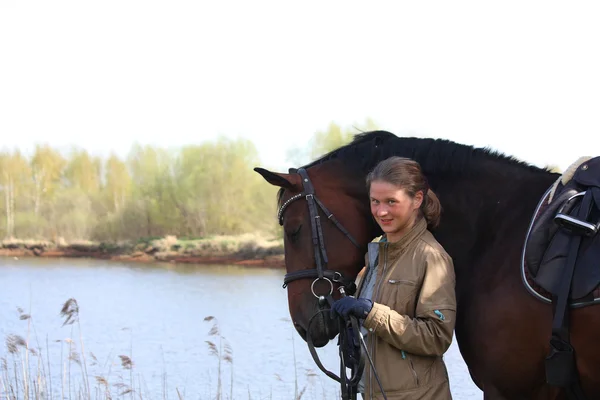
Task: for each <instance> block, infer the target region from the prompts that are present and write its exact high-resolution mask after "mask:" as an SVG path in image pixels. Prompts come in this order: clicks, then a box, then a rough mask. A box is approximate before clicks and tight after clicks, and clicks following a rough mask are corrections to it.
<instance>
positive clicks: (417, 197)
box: [413, 190, 425, 209]
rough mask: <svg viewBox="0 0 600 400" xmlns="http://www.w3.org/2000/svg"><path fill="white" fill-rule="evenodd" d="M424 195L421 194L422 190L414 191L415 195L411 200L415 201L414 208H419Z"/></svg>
mask: <svg viewBox="0 0 600 400" xmlns="http://www.w3.org/2000/svg"><path fill="white" fill-rule="evenodd" d="M424 197H425V196H423V191H422V190H419V191H418V192H417V193H415V197H413V200H414V201H415V209H418V208H421V205H422V204H423V200H424Z"/></svg>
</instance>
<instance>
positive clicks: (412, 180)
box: [367, 156, 442, 228]
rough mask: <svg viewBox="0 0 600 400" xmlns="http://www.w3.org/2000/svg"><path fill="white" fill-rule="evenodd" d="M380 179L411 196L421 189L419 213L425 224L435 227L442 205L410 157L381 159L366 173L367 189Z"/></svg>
mask: <svg viewBox="0 0 600 400" xmlns="http://www.w3.org/2000/svg"><path fill="white" fill-rule="evenodd" d="M374 181H382V182H387V183H391V184H392V185H395V186H398V187H401V188H402V189H404V190H405V191H406V194H408V195H409V196H410V197H411V198H414V197H415V195H416V194H417V193H418V192H419V191H421V192H423V202H422V203H421V213H422V214H423V217H425V220H426V221H427V225H428V226H429V227H431V228H436V227H437V226H438V225H439V223H440V216H441V213H442V205H441V204H440V200H439V199H438V197H437V196H436V194H435V193H434V192H433V191H432V190H431V189H430V188H429V183H428V182H427V178H426V177H425V175H424V174H423V171H422V169H421V165H419V163H418V162H416V161H415V160H411V159H410V158H404V157H397V156H393V157H390V158H387V159H385V160H383V161H381V162H380V163H379V164H377V165H376V166H375V168H374V169H373V170H372V171H371V172H369V174H368V175H367V189H368V190H370V189H371V183H372V182H374Z"/></svg>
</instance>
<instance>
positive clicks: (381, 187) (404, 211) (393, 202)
mask: <svg viewBox="0 0 600 400" xmlns="http://www.w3.org/2000/svg"><path fill="white" fill-rule="evenodd" d="M369 196H370V198H371V214H373V217H374V218H375V220H376V221H377V223H378V224H379V226H380V227H381V229H382V230H383V232H384V233H385V234H386V236H387V240H388V241H389V242H396V241H398V240H399V239H400V238H401V237H402V236H403V235H404V234H405V233H406V232H408V231H409V230H410V228H411V227H412V226H413V225H414V223H415V221H416V219H417V215H418V212H419V208H420V207H421V203H422V202H423V192H417V193H416V194H415V196H414V197H410V196H409V195H408V194H407V193H406V191H405V190H404V189H403V188H402V187H400V186H396V185H393V184H391V183H388V182H384V181H373V182H371V189H370V191H369Z"/></svg>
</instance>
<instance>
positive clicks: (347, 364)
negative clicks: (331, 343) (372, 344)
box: [277, 168, 387, 400]
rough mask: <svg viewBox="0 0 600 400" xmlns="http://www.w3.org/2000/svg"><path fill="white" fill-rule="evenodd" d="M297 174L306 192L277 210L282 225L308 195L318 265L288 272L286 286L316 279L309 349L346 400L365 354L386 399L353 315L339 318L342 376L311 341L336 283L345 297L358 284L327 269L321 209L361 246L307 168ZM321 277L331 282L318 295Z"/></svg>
mask: <svg viewBox="0 0 600 400" xmlns="http://www.w3.org/2000/svg"><path fill="white" fill-rule="evenodd" d="M297 173H298V174H299V175H300V177H301V178H302V186H303V191H302V192H301V193H298V194H296V195H294V196H292V197H290V198H289V199H288V200H287V201H286V202H285V203H283V204H282V205H281V207H280V208H279V211H278V213H277V219H278V221H279V225H283V213H284V211H285V210H286V208H287V207H288V206H289V205H290V204H291V203H293V202H294V201H296V200H299V199H302V198H305V199H306V202H307V204H308V212H309V214H310V226H311V236H312V245H313V252H314V256H315V264H316V268H314V269H306V270H300V271H293V272H288V273H286V274H285V276H284V278H283V288H286V287H287V285H288V284H289V283H290V282H293V281H295V280H299V279H313V278H314V280H313V282H312V284H311V286H310V290H311V292H312V294H313V296H315V297H316V298H317V299H318V305H319V310H318V311H317V312H316V313H315V314H314V315H313V316H312V317H311V318H310V320H309V321H308V327H307V329H306V342H307V344H308V350H309V351H310V354H311V355H312V357H313V360H314V361H315V363H316V364H317V366H318V367H319V369H320V370H321V371H323V372H324V373H325V374H326V375H327V376H329V377H330V378H332V379H334V380H335V381H337V382H339V383H340V385H341V393H342V399H343V400H355V399H356V395H357V393H358V384H359V382H360V379H361V377H362V374H363V371H364V367H365V355H366V357H367V358H368V360H369V363H370V365H371V368H372V369H373V372H374V375H375V378H376V379H377V383H378V384H379V387H380V389H381V393H382V394H383V397H384V399H386V400H387V397H386V395H385V392H384V390H383V386H382V385H381V382H380V381H379V377H378V376H377V371H375V365H374V364H373V360H371V357H370V356H369V353H368V351H367V347H366V345H365V342H364V340H363V337H362V335H361V332H360V325H359V323H358V319H357V318H356V317H354V316H350V317H348V318H346V319H344V318H343V317H342V316H339V318H337V323H338V332H339V334H338V349H339V355H340V375H339V376H338V375H335V374H334V373H333V372H331V371H328V370H327V369H326V368H325V367H324V366H323V364H322V363H321V360H320V359H319V356H318V355H317V351H316V349H315V346H314V344H313V341H312V336H311V334H310V328H311V326H312V322H313V321H314V320H315V318H317V317H318V316H319V317H322V318H330V315H326V316H322V314H323V313H330V312H331V308H332V305H333V302H334V300H333V297H332V295H333V284H334V283H337V284H339V285H340V287H339V291H340V293H341V294H342V296H345V295H346V291H348V293H349V294H350V295H352V294H354V291H355V290H356V285H355V283H354V280H352V279H347V278H345V277H344V276H343V275H342V273H341V272H338V271H333V270H329V269H327V264H328V262H329V259H328V258H327V251H326V249H325V240H324V237H323V230H322V227H321V217H320V215H319V208H320V209H321V211H323V213H324V214H325V215H326V216H327V219H328V220H330V221H331V222H333V224H334V225H335V226H336V227H337V228H338V229H339V230H340V231H341V232H342V233H343V234H344V235H345V236H346V237H347V238H348V239H349V240H350V241H351V242H352V244H354V246H356V247H357V248H358V249H360V245H359V244H358V242H357V241H356V240H355V239H354V237H353V236H352V235H351V234H350V233H349V232H348V230H347V229H346V228H344V226H343V225H342V224H340V222H339V221H338V220H337V219H336V218H335V216H334V215H333V214H332V213H331V212H330V211H329V210H328V209H327V207H325V206H324V205H323V203H322V202H321V201H320V200H319V199H318V198H317V197H316V195H315V189H314V187H313V185H312V183H311V181H310V179H309V177H308V173H307V172H306V169H305V168H300V169H298V170H297ZM320 280H324V281H326V282H328V283H329V293H328V294H327V295H317V294H316V293H315V289H314V286H315V283H317V282H318V281H320ZM326 305H329V308H327V309H325V308H323V307H325V306H326ZM347 369H350V371H351V373H350V376H348V374H347Z"/></svg>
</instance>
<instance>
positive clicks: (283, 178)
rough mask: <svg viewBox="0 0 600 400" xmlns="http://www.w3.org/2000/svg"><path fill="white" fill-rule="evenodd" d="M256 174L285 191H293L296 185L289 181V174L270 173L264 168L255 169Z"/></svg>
mask: <svg viewBox="0 0 600 400" xmlns="http://www.w3.org/2000/svg"><path fill="white" fill-rule="evenodd" d="M254 170H255V171H256V172H258V173H259V174H261V175H262V177H263V178H265V180H266V181H267V182H269V183H270V184H271V185H275V186H279V187H282V188H285V189H293V188H294V184H293V183H292V182H291V181H290V180H289V175H288V174H280V173H275V172H271V171H268V170H266V169H264V168H259V167H256V168H254Z"/></svg>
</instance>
